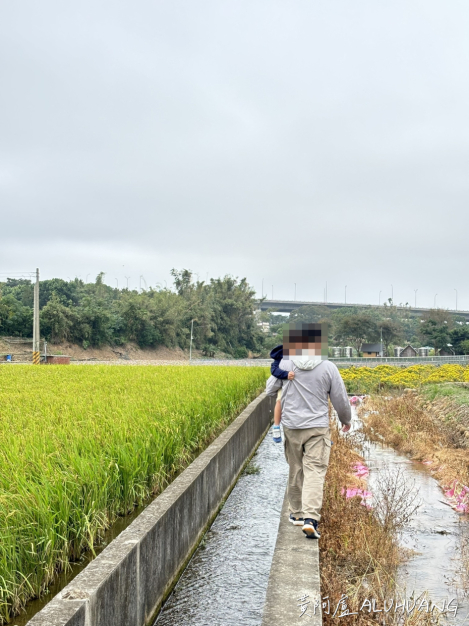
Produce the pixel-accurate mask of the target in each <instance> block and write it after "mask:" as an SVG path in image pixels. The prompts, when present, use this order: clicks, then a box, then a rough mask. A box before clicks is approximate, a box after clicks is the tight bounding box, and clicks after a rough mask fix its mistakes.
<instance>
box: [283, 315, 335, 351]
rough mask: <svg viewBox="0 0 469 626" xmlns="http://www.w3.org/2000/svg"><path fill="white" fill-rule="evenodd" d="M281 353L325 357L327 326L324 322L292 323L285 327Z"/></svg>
mask: <svg viewBox="0 0 469 626" xmlns="http://www.w3.org/2000/svg"><path fill="white" fill-rule="evenodd" d="M283 354H284V356H285V357H288V356H316V357H317V356H320V357H321V358H323V359H327V354H328V352H327V328H326V327H325V325H324V324H306V323H305V324H293V325H291V326H289V327H288V328H287V329H285V332H284V338H283Z"/></svg>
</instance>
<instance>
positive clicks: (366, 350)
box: [360, 343, 383, 356]
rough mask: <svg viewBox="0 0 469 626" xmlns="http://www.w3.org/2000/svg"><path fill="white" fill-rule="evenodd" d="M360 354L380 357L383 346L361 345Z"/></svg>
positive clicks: (378, 344) (377, 344)
mask: <svg viewBox="0 0 469 626" xmlns="http://www.w3.org/2000/svg"><path fill="white" fill-rule="evenodd" d="M360 352H363V356H381V355H382V354H383V344H382V343H362V345H361V348H360Z"/></svg>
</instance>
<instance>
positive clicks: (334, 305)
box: [259, 300, 469, 322]
mask: <svg viewBox="0 0 469 626" xmlns="http://www.w3.org/2000/svg"><path fill="white" fill-rule="evenodd" d="M303 306H318V307H319V306H320V307H327V308H328V309H352V308H360V309H380V310H382V309H383V305H377V304H351V303H350V304H349V303H347V304H345V303H344V302H305V301H301V300H262V301H259V309H260V310H261V311H268V310H270V311H273V312H275V313H291V312H292V311H295V310H296V309H299V308H300V307H303ZM396 308H397V309H398V310H400V311H406V312H408V313H409V315H422V313H427V312H429V311H431V310H432V309H426V308H422V307H410V306H398V307H396ZM446 310H447V311H448V313H450V314H451V315H459V316H461V317H464V318H465V319H466V322H469V311H456V310H451V309H446Z"/></svg>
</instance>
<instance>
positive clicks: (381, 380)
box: [340, 364, 469, 393]
mask: <svg viewBox="0 0 469 626" xmlns="http://www.w3.org/2000/svg"><path fill="white" fill-rule="evenodd" d="M340 374H341V376H342V378H343V380H344V382H345V386H346V387H347V391H349V392H350V393H370V392H372V391H377V390H379V389H381V388H383V389H386V388H388V389H398V388H406V387H410V388H416V387H419V386H420V385H425V384H428V383H449V382H469V366H466V367H464V366H463V365H457V364H454V365H452V364H445V365H439V366H438V365H412V366H411V367H401V366H399V365H378V366H377V367H355V366H352V367H349V368H347V369H341V370H340Z"/></svg>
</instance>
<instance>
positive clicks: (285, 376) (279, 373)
mask: <svg viewBox="0 0 469 626" xmlns="http://www.w3.org/2000/svg"><path fill="white" fill-rule="evenodd" d="M270 358H271V359H273V360H274V362H273V363H272V364H271V365H270V373H271V374H272V376H275V378H278V379H280V380H293V379H294V378H295V374H294V372H286V371H285V370H282V369H280V367H279V365H280V361H281V360H282V359H283V345H280V346H276V347H275V348H274V349H273V350H272V351H271V353H270ZM281 397H282V390H281V389H279V390H278V392H277V401H276V403H275V410H274V427H273V429H272V437H273V440H274V441H275V443H281V441H282V435H281V432H280V420H281V419H282V405H281V402H280V399H281Z"/></svg>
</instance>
